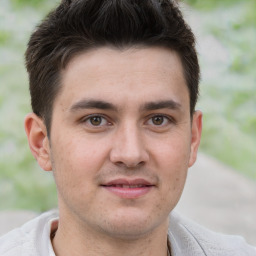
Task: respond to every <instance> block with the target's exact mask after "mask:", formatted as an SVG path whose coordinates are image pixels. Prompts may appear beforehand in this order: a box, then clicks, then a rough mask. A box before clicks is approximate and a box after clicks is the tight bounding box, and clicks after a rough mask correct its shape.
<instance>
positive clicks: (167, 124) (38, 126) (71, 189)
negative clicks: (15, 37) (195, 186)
mask: <svg viewBox="0 0 256 256" xmlns="http://www.w3.org/2000/svg"><path fill="white" fill-rule="evenodd" d="M26 58H27V67H28V71H29V74H30V90H31V97H32V107H33V111H34V113H32V114H29V115H28V116H27V118H26V121H25V127H26V132H27V135H28V140H29V144H30V148H31V151H32V153H33V155H34V156H35V157H36V159H37V161H38V163H39V165H40V166H41V167H42V168H43V169H44V170H48V171H49V170H53V172H54V177H55V182H56V185H57V190H58V200H59V208H60V218H61V219H65V220H68V221H64V222H62V227H63V226H65V223H69V227H68V228H69V229H71V228H74V229H75V227H76V230H80V231H81V230H82V228H81V227H84V229H83V232H82V233H84V231H88V230H89V231H90V234H93V233H95V232H96V231H97V232H96V233H97V236H98V235H100V236H108V237H112V238H113V237H114V238H115V239H117V238H124V239H134V238H140V237H142V236H144V235H149V234H152V233H157V232H160V231H161V232H160V233H161V234H165V236H166V232H167V226H168V214H169V213H170V211H171V210H172V209H173V208H174V207H175V205H176V204H177V202H178V200H179V198H180V195H181V193H182V190H183V187H184V183H185V180H186V174H187V169H188V167H190V166H191V165H192V164H193V163H194V161H195V159H196V153H197V148H198V146H199V141H200V136H201V116H202V115H201V113H200V112H198V111H194V108H195V104H196V99H197V94H198V80H199V67H198V62H197V55H196V52H195V48H194V37H193V34H192V32H191V30H190V29H189V28H188V26H187V25H186V24H185V22H184V20H183V18H182V16H181V13H180V11H179V10H178V9H177V7H176V6H175V4H174V3H173V2H172V1H168V0H162V1H160V0H143V1H142V0H113V1H109V0H104V1H103V0H102V1H92V0H73V1H63V2H62V3H61V4H60V6H59V7H57V9H56V10H55V11H53V12H52V13H51V14H49V16H48V17H47V18H46V20H45V21H43V23H42V24H41V25H40V26H39V27H38V28H37V30H36V31H35V32H34V33H33V35H32V37H31V39H30V42H29V46H28V50H27V53H26ZM60 223H61V222H60ZM66 228H67V227H66ZM60 230H61V226H60ZM156 231H157V232H156ZM163 231H164V232H163ZM165 238H166V237H165ZM115 241H116V240H115Z"/></svg>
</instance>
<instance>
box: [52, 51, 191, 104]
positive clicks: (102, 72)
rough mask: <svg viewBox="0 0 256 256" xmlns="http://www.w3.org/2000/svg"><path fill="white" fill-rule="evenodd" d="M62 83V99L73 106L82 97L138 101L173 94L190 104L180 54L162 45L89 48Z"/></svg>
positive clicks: (66, 71) (68, 69)
mask: <svg viewBox="0 0 256 256" xmlns="http://www.w3.org/2000/svg"><path fill="white" fill-rule="evenodd" d="M61 84H62V90H61V93H60V97H59V98H62V100H63V101H65V104H69V105H70V104H73V103H74V101H78V100H79V99H80V98H93V99H94V98H97V100H104V101H111V102H112V103H115V102H116V104H119V103H120V104H124V103H130V104H134V103H139V102H141V101H145V100H148V101H154V100H169V98H168V97H172V100H174V101H177V102H180V101H184V100H185V101H186V102H187V103H189V98H188V88H187V86H186V82H185V78H184V75H183V68H182V64H181V61H180V58H179V56H178V54H177V53H176V52H175V51H171V50H170V49H165V48H160V47H149V48H129V49H124V50H120V49H113V48H108V47H104V48H99V49H94V50H90V51H87V52H85V53H82V54H80V55H78V56H76V57H74V58H73V59H72V60H71V61H70V62H69V63H68V65H67V66H66V68H65V69H64V70H63V71H62V79H61ZM114 96H116V97H114ZM165 98H166V99H165ZM56 100H58V97H57V99H56ZM143 103H145V102H143ZM186 105H187V104H186Z"/></svg>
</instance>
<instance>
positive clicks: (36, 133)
mask: <svg viewBox="0 0 256 256" xmlns="http://www.w3.org/2000/svg"><path fill="white" fill-rule="evenodd" d="M25 131H26V134H27V138H28V143H29V147H30V150H31V153H32V155H33V156H34V157H35V158H36V160H37V162H38V164H39V165H40V167H41V168H42V169H44V170H45V171H51V170H52V165H51V158H50V143H49V139H48V137H47V130H46V127H45V124H44V122H43V120H42V119H41V118H40V117H38V116H37V115H36V114H34V113H30V114H28V115H27V116H26V117H25Z"/></svg>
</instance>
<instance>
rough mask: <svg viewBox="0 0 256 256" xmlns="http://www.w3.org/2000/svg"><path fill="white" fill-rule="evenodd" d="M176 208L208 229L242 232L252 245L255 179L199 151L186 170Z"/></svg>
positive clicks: (255, 222) (255, 227) (255, 242)
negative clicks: (185, 182)
mask: <svg viewBox="0 0 256 256" xmlns="http://www.w3.org/2000/svg"><path fill="white" fill-rule="evenodd" d="M176 209H177V210H178V211H179V212H181V213H182V214H184V215H186V216H187V217H189V218H191V219H193V220H195V221H196V222H197V223H200V224H202V225H204V226H206V227H208V228H210V229H212V230H215V231H217V232H223V233H226V234H237V235H242V236H243V237H245V238H246V240H247V241H248V242H249V243H251V244H253V245H256V182H253V181H251V180H249V179H247V178H246V177H244V176H242V175H241V174H239V173H237V172H235V171H234V170H232V169H230V168H229V167H227V166H225V165H223V164H222V163H220V162H218V161H217V160H215V159H213V158H211V157H209V156H206V155H204V154H202V153H201V154H199V157H198V159H197V162H196V164H195V165H194V166H193V167H192V168H190V169H189V172H188V179H187V184H186V185H185V190H184V192H183V195H182V198H181V200H180V202H179V204H178V206H177V208H176Z"/></svg>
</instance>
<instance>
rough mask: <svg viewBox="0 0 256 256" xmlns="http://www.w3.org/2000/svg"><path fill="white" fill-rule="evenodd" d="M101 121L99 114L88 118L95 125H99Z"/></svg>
mask: <svg viewBox="0 0 256 256" xmlns="http://www.w3.org/2000/svg"><path fill="white" fill-rule="evenodd" d="M101 121H102V118H101V117H100V116H94V117H91V118H90V122H91V124H92V125H95V126H97V125H100V124H101Z"/></svg>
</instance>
